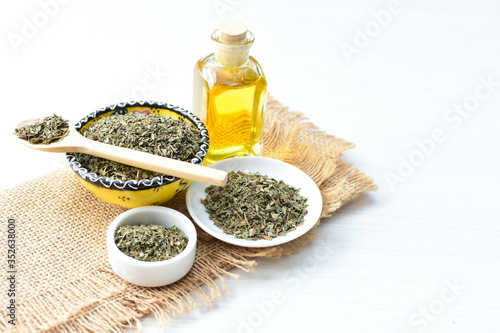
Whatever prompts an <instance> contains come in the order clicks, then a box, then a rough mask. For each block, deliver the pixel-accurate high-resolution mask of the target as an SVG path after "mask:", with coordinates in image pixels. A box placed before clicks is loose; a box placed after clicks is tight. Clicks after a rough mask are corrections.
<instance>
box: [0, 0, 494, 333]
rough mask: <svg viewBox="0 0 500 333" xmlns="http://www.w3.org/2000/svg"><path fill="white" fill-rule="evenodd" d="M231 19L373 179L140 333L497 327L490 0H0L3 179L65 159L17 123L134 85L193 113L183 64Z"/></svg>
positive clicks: (396, 332)
mask: <svg viewBox="0 0 500 333" xmlns="http://www.w3.org/2000/svg"><path fill="white" fill-rule="evenodd" d="M44 4H49V5H44ZM232 18H236V19H241V20H243V21H244V22H246V23H247V25H248V26H249V28H250V30H251V31H252V32H253V33H254V34H255V36H256V42H255V44H254V47H253V48H252V54H253V55H254V56H255V57H256V58H257V59H258V60H259V61H260V63H261V65H262V66H263V68H264V71H265V73H266V75H267V78H268V81H269V87H270V91H271V93H272V94H273V95H274V96H275V97H276V98H278V99H279V100H280V101H281V102H282V103H283V104H285V105H289V106H290V108H291V109H293V110H298V111H302V112H304V113H305V115H306V116H307V117H308V118H309V119H310V120H311V121H312V122H313V123H315V124H317V125H318V126H319V127H320V128H321V129H322V130H324V131H325V132H327V133H329V134H334V135H336V136H338V137H341V138H345V139H347V140H349V141H352V142H354V143H356V145H357V146H356V148H354V149H352V150H350V151H348V152H346V153H345V155H344V157H343V158H344V159H345V160H346V161H348V162H352V163H354V164H355V165H357V166H358V167H359V168H360V169H361V170H363V171H364V172H366V173H367V174H368V175H370V176H372V177H373V178H374V179H375V182H376V183H377V184H378V185H379V186H380V189H379V190H378V191H376V192H370V193H368V194H365V195H362V196H360V197H359V198H358V199H356V200H355V201H352V202H351V203H349V204H348V205H347V206H345V207H344V208H342V209H341V210H340V211H339V212H337V213H336V214H335V215H334V216H333V217H331V218H329V219H326V220H325V221H324V222H323V224H322V225H321V226H320V227H319V228H318V236H317V238H316V240H315V241H314V242H313V243H312V244H311V245H310V246H308V247H307V248H305V249H304V250H303V251H302V252H300V253H299V254H297V255H293V256H291V257H287V258H284V259H281V260H259V265H258V266H257V268H256V270H255V271H254V272H252V273H245V272H241V271H240V272H238V271H235V272H236V273H241V274H240V278H239V279H232V278H228V279H226V282H227V292H226V293H224V294H222V296H221V297H220V298H219V299H218V300H216V301H214V302H213V303H211V304H210V305H200V306H199V307H198V308H197V309H196V310H194V311H192V312H190V313H188V314H184V315H181V316H179V317H177V318H174V319H173V320H172V321H171V322H170V324H169V326H168V327H167V328H157V327H156V323H155V321H154V318H153V317H147V318H145V319H144V320H143V324H144V327H145V331H146V332H273V333H274V332H287V333H288V332H384V333H386V332H389V333H402V332H407V333H410V332H446V333H447V332H467V333H469V332H474V333H478V332H481V333H482V332H499V331H500V286H499V281H500V269H499V268H500V212H499V199H500V196H499V194H498V188H499V185H500V184H499V175H498V171H499V169H500V158H499V157H498V153H499V143H500V134H499V133H500V131H499V126H500V115H499V111H500V110H499V107H500V3H499V2H498V1H495V0H476V1H472V0H470V1H466V0H458V1H444V0H441V1H431V0H400V1H392V2H391V1H387V0H377V1H373V0H372V1H368V0H358V1H340V0H335V1H318V0H317V1H299V0H294V1H284V0H281V1H276V0H274V1H264V0H206V1H194V0H186V1H173V0H170V1H165V0H164V1H159V0H156V1H152V0H150V1H123V0H122V1H118V0H116V1H111V0H108V1H78V0H73V1H67V0H66V1H62V0H60V2H56V1H55V0H52V1H49V0H40V1H33V0H25V1H2V3H1V4H0V22H1V23H0V24H1V27H2V31H1V39H0V45H1V55H0V57H1V59H0V78H1V80H0V96H1V103H2V104H1V107H2V112H1V114H2V116H3V119H2V121H1V122H0V136H1V137H0V142H1V151H0V154H1V156H2V160H1V173H0V174H1V179H0V188H1V189H6V188H9V187H12V186H15V185H16V184H18V183H20V182H22V181H24V180H27V179H29V178H33V177H35V176H38V175H41V174H44V173H46V172H49V171H51V170H54V169H56V168H59V167H61V166H62V165H64V163H65V160H64V156H63V155H57V154H49V153H42V152H37V151H29V150H28V149H27V148H24V147H22V146H20V145H18V144H17V143H16V142H14V140H13V136H12V131H13V128H14V126H15V124H16V123H17V122H19V121H21V120H23V119H26V118H32V117H40V116H45V115H47V114H52V113H56V114H62V115H64V116H66V117H67V118H69V119H70V120H71V122H72V123H74V122H76V121H77V120H79V119H80V118H81V117H82V116H83V115H85V114H88V113H90V112H92V111H94V110H96V109H98V108H101V107H103V106H106V105H109V104H113V103H115V102H117V101H120V100H123V99H125V100H128V99H131V98H134V97H138V98H141V99H147V100H156V101H164V102H169V103H172V104H176V105H179V106H181V107H184V108H187V109H190V108H191V103H192V97H191V96H192V95H191V94H192V93H191V84H192V69H193V66H194V63H195V62H196V60H198V59H199V58H201V57H202V56H204V55H206V54H208V53H211V52H212V44H211V40H210V34H211V32H212V31H213V30H214V29H215V28H216V26H217V25H218V23H219V22H220V21H221V20H223V19H232ZM30 25H33V26H31V27H30ZM151 72H154V73H156V74H155V78H156V79H155V80H152V78H153V76H151ZM485 81H490V83H488V84H485V83H484V82H485ZM144 82H146V85H144ZM146 88H147V89H146ZM460 109H461V110H462V111H459V110H460ZM459 112H461V113H459ZM431 140H432V141H431ZM35 161H36V162H35Z"/></svg>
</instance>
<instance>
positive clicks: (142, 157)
mask: <svg viewBox="0 0 500 333" xmlns="http://www.w3.org/2000/svg"><path fill="white" fill-rule="evenodd" d="M81 139H84V141H85V143H84V144H81V143H82V142H80V145H78V147H75V148H77V149H76V151H77V152H79V153H85V154H90V155H95V156H98V157H102V158H105V159H109V160H113V161H116V162H120V163H123V164H128V165H131V166H135V167H137V168H141V169H145V170H151V171H156V172H160V173H162V174H165V175H172V176H175V177H179V178H185V179H189V180H192V181H195V182H200V183H204V184H209V185H216V186H224V185H225V184H226V182H227V172H226V171H223V170H218V169H214V168H208V167H205V166H201V165H198V164H192V163H189V162H184V161H179V160H175V159H172V158H167V157H162V156H158V155H154V154H149V153H145V152H141V151H138V150H134V149H129V148H123V147H118V146H113V145H108V144H105V143H101V142H97V141H92V140H88V139H86V138H80V140H81Z"/></svg>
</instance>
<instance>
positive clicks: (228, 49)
mask: <svg viewBox="0 0 500 333" xmlns="http://www.w3.org/2000/svg"><path fill="white" fill-rule="evenodd" d="M212 40H213V41H214V43H215V52H214V57H215V61H216V62H217V63H219V64H220V65H222V66H225V67H240V66H243V65H245V64H246V63H247V62H248V58H249V57H250V48H251V47H252V44H253V42H254V36H253V34H252V33H251V32H250V31H248V32H247V38H246V40H245V41H243V43H242V44H237V45H231V44H226V43H222V42H221V41H220V36H219V33H218V31H217V30H216V31H214V32H213V33H212Z"/></svg>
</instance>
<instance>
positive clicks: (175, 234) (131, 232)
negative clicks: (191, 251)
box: [115, 223, 188, 261]
mask: <svg viewBox="0 0 500 333" xmlns="http://www.w3.org/2000/svg"><path fill="white" fill-rule="evenodd" d="M115 243H116V246H118V249H120V251H122V252H123V253H125V254H126V255H128V256H129V257H132V258H134V259H138V260H142V261H162V260H167V259H170V258H173V257H175V256H176V255H178V254H179V253H181V252H182V251H183V250H184V249H185V248H186V246H187V243H188V239H187V238H186V235H185V234H184V233H183V232H182V230H180V229H179V228H177V227H176V226H175V225H174V226H172V227H170V228H166V227H164V226H162V225H156V224H148V225H145V224H142V223H139V224H135V225H123V226H121V227H119V228H117V229H116V233H115Z"/></svg>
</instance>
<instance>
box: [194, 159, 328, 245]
mask: <svg viewBox="0 0 500 333" xmlns="http://www.w3.org/2000/svg"><path fill="white" fill-rule="evenodd" d="M210 167H211V168H216V169H220V170H225V171H228V172H230V171H238V170H239V171H243V172H259V173H260V174H261V175H266V176H268V177H271V178H274V179H276V180H283V181H284V182H285V183H287V184H288V185H291V186H293V187H295V188H297V189H300V194H301V195H302V196H304V197H306V198H308V199H307V204H308V207H307V211H308V212H307V214H306V216H305V220H304V223H303V224H302V225H300V226H299V227H297V229H296V230H293V231H290V232H289V233H287V234H286V235H284V236H279V237H276V238H273V239H272V240H265V239H259V240H245V239H240V238H236V237H234V236H233V235H229V234H226V233H224V232H223V231H222V230H221V229H219V228H218V227H217V226H215V225H214V223H213V222H212V220H210V218H209V217H208V213H207V212H206V211H205V206H204V205H203V204H202V203H201V200H202V199H204V198H205V196H206V193H205V188H206V187H208V186H209V185H207V184H202V183H197V182H193V183H192V184H191V186H190V187H189V189H188V192H187V194H186V203H187V208H188V210H189V214H190V215H191V217H192V218H193V219H194V221H195V222H196V223H197V224H198V225H199V226H200V228H202V229H203V230H204V231H206V232H207V233H209V234H210V235H212V236H214V237H215V238H218V239H220V240H222V241H224V242H227V243H230V244H234V245H239V246H246V247H267V246H274V245H279V244H283V243H286V242H289V241H291V240H293V239H296V238H298V237H300V236H302V235H303V234H305V233H306V232H307V231H309V230H310V229H311V228H312V227H313V226H314V225H315V224H316V222H317V221H318V220H319V217H320V215H321V210H322V208H323V202H322V198H321V192H320V191H319V189H318V186H316V184H315V183H314V181H313V180H312V179H311V178H310V177H309V176H308V175H307V174H306V173H304V172H303V171H302V170H300V169H298V168H296V167H294V166H293V165H291V164H288V163H285V162H282V161H279V160H275V159H272V158H267V157H257V156H245V157H234V158H229V159H227V160H223V161H220V162H216V163H214V164H212V165H210Z"/></svg>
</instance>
